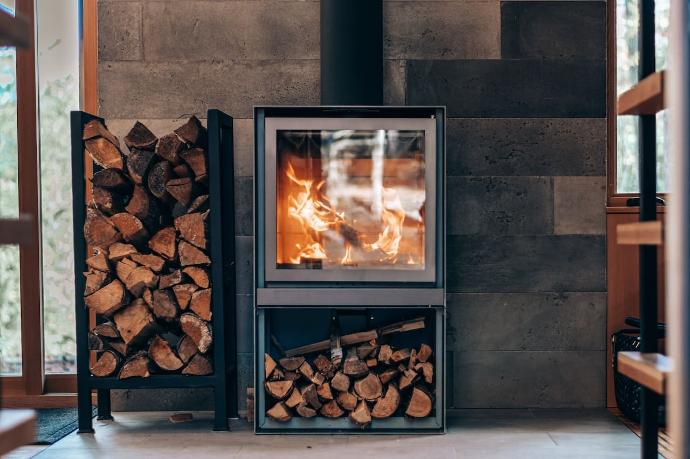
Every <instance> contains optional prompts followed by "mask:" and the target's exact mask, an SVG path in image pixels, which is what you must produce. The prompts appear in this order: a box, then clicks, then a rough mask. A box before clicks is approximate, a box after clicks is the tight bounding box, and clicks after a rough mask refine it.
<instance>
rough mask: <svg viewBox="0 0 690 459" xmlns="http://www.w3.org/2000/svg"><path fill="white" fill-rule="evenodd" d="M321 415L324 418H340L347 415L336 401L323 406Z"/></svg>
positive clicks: (320, 411)
mask: <svg viewBox="0 0 690 459" xmlns="http://www.w3.org/2000/svg"><path fill="white" fill-rule="evenodd" d="M319 413H320V414H321V416H324V417H326V418H339V417H340V416H342V415H343V414H345V412H344V411H343V410H341V409H340V407H339V406H338V402H336V401H335V400H331V401H330V402H328V403H326V404H325V405H323V406H322V407H321V409H320V410H319Z"/></svg>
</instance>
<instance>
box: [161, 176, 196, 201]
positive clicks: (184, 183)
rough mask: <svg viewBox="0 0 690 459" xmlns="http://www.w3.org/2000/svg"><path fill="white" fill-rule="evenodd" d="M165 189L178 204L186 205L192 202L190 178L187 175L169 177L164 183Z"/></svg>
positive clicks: (192, 188) (192, 189) (192, 187)
mask: <svg viewBox="0 0 690 459" xmlns="http://www.w3.org/2000/svg"><path fill="white" fill-rule="evenodd" d="M165 191H167V192H168V193H169V194H170V196H172V197H173V198H175V200H176V201H177V202H179V203H180V204H182V205H184V206H188V205H189V203H190V202H192V194H193V192H194V186H193V184H192V179H190V178H189V177H183V178H174V179H170V180H168V182H167V183H166V184H165Z"/></svg>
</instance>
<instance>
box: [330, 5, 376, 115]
mask: <svg viewBox="0 0 690 459" xmlns="http://www.w3.org/2000/svg"><path fill="white" fill-rule="evenodd" d="M321 104H323V105H383V1H382V0H321Z"/></svg>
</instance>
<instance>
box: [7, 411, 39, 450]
mask: <svg viewBox="0 0 690 459" xmlns="http://www.w3.org/2000/svg"><path fill="white" fill-rule="evenodd" d="M35 436H36V416H35V415H34V412H33V411H32V410H0V456H4V455H5V454H7V453H9V452H10V451H12V450H14V449H17V448H19V447H20V446H24V445H26V444H28V443H31V442H33V441H34V437H35Z"/></svg>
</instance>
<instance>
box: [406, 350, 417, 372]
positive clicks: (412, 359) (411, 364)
mask: <svg viewBox="0 0 690 459" xmlns="http://www.w3.org/2000/svg"><path fill="white" fill-rule="evenodd" d="M415 365H417V351H416V350H415V349H412V350H411V351H410V359H409V360H408V361H407V368H409V369H411V370H413V369H414V367H415Z"/></svg>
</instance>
